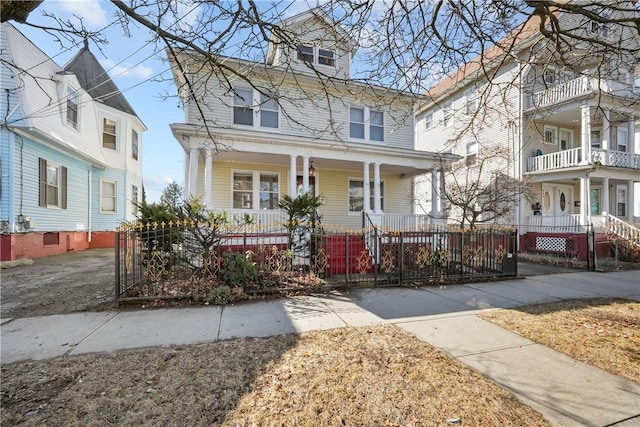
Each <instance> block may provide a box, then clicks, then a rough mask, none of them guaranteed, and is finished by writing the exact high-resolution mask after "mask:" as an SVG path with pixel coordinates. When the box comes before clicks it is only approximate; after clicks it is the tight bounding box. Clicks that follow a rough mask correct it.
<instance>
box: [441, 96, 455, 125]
mask: <svg viewBox="0 0 640 427" xmlns="http://www.w3.org/2000/svg"><path fill="white" fill-rule="evenodd" d="M452 124H453V104H452V102H451V101H447V102H446V103H445V104H444V105H443V106H442V126H443V127H445V128H446V127H449V126H451V125H452Z"/></svg>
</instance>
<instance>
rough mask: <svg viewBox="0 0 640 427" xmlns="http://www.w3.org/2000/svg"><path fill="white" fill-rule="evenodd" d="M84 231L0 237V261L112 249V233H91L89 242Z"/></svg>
mask: <svg viewBox="0 0 640 427" xmlns="http://www.w3.org/2000/svg"><path fill="white" fill-rule="evenodd" d="M87 237H88V236H87V232H85V231H60V232H50V233H43V232H31V233H15V234H2V235H0V261H15V260H18V259H23V258H40V257H43V256H49V255H60V254H64V253H67V252H71V251H83V250H85V249H90V248H113V247H114V232H113V231H101V232H93V233H92V235H91V242H89V241H88V238H87Z"/></svg>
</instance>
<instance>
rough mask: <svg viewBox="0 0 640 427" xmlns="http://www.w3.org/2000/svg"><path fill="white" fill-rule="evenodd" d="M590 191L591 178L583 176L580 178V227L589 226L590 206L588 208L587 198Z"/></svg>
mask: <svg viewBox="0 0 640 427" xmlns="http://www.w3.org/2000/svg"><path fill="white" fill-rule="evenodd" d="M588 191H589V177H588V176H581V177H580V225H588V224H589V223H588V218H589V213H588V212H589V206H587V202H588V201H589V197H588V196H587V194H588Z"/></svg>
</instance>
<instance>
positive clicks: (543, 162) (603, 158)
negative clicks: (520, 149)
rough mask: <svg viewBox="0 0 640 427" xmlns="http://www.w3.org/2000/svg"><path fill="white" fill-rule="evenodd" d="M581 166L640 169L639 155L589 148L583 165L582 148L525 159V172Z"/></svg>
mask: <svg viewBox="0 0 640 427" xmlns="http://www.w3.org/2000/svg"><path fill="white" fill-rule="evenodd" d="M581 164H598V165H603V166H612V167H617V168H627V169H640V155H639V154H634V155H632V154H631V153H626V152H624V151H615V150H603V149H600V148H591V150H590V154H589V156H588V162H587V163H583V156H582V148H572V149H570V150H563V151H557V152H554V153H549V154H542V155H539V156H535V157H529V158H528V159H527V172H542V171H552V170H558V169H564V168H570V167H573V166H579V165H581Z"/></svg>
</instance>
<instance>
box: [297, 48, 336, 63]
mask: <svg viewBox="0 0 640 427" xmlns="http://www.w3.org/2000/svg"><path fill="white" fill-rule="evenodd" d="M296 52H297V55H298V60H299V61H303V62H306V63H308V64H313V65H326V66H329V67H335V65H336V53H335V51H333V50H331V49H323V48H320V47H315V46H311V45H306V44H299V45H297V46H296Z"/></svg>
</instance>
